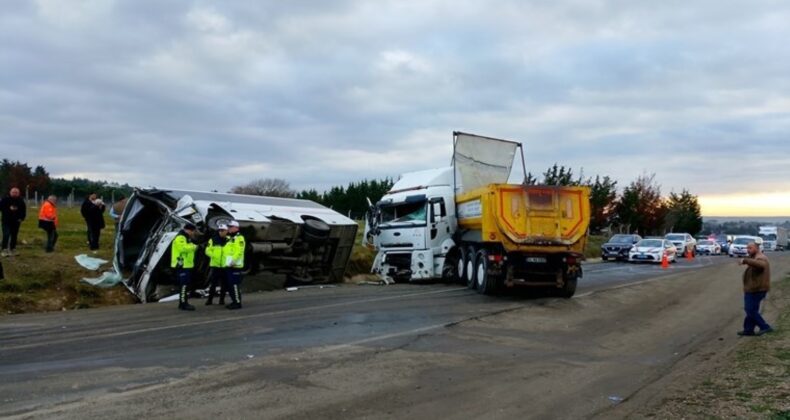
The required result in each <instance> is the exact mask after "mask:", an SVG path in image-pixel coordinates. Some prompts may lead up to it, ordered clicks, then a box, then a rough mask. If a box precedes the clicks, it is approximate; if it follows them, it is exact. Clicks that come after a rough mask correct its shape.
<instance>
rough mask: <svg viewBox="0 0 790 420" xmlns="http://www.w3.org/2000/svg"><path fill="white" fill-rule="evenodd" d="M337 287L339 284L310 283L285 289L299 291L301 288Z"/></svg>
mask: <svg viewBox="0 0 790 420" xmlns="http://www.w3.org/2000/svg"><path fill="white" fill-rule="evenodd" d="M335 287H337V286H335V285H333V284H314V285H309V286H298V287H296V286H294V287H288V288H286V289H285V291H286V292H297V291H299V290H301V289H333V288H335Z"/></svg>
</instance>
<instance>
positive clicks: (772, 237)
mask: <svg viewBox="0 0 790 420" xmlns="http://www.w3.org/2000/svg"><path fill="white" fill-rule="evenodd" d="M762 237H763V240H764V241H775V240H776V235H774V234H773V233H769V234H768V235H762Z"/></svg>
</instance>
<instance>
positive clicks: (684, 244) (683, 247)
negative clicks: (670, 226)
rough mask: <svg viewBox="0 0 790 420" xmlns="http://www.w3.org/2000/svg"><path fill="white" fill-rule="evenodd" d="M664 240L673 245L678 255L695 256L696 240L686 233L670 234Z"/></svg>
mask: <svg viewBox="0 0 790 420" xmlns="http://www.w3.org/2000/svg"><path fill="white" fill-rule="evenodd" d="M664 239H666V240H668V241H669V242H672V245H675V248H677V251H678V254H679V255H686V254H687V253H689V252H691V255H692V256H696V255H697V240H696V239H694V237H693V236H691V235H689V234H688V233H670V234H668V235H667V236H666V237H665V238H664Z"/></svg>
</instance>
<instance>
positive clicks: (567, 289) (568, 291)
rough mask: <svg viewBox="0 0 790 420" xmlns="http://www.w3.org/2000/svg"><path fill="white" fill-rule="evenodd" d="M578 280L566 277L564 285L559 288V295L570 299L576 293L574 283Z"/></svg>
mask: <svg viewBox="0 0 790 420" xmlns="http://www.w3.org/2000/svg"><path fill="white" fill-rule="evenodd" d="M578 282H579V279H578V278H575V277H574V278H573V279H566V280H565V285H564V286H563V287H562V289H560V293H559V294H560V297H563V298H565V299H570V298H572V297H573V295H574V294H576V284H577V283H578Z"/></svg>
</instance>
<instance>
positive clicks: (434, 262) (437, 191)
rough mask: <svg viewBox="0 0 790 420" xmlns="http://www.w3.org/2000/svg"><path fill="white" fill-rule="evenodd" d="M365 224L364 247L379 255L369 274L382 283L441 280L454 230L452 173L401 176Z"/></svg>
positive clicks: (448, 170)
mask: <svg viewBox="0 0 790 420" xmlns="http://www.w3.org/2000/svg"><path fill="white" fill-rule="evenodd" d="M367 222H368V225H367V226H366V232H365V238H366V241H367V243H369V244H371V245H373V246H374V247H375V248H376V249H377V250H378V251H379V252H378V254H377V255H376V259H375V261H374V263H373V269H372V272H373V273H374V274H377V275H379V276H380V277H381V278H383V279H384V280H385V281H387V282H395V281H396V280H399V281H402V280H409V281H417V280H427V279H434V278H439V277H443V270H445V258H446V256H447V253H448V252H449V251H450V250H451V249H452V248H453V247H454V245H455V243H454V242H453V234H454V233H455V231H456V229H457V218H456V214H455V196H454V191H453V168H452V167H446V168H439V169H431V170H426V171H419V172H411V173H407V174H404V175H403V176H402V177H401V179H400V180H398V182H396V183H395V185H394V186H393V187H392V189H391V190H390V192H388V193H387V194H386V195H385V196H384V197H382V198H381V200H380V201H379V202H378V203H376V204H375V206H372V207H371V211H370V213H369V214H368V220H367ZM452 268H455V267H452Z"/></svg>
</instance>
